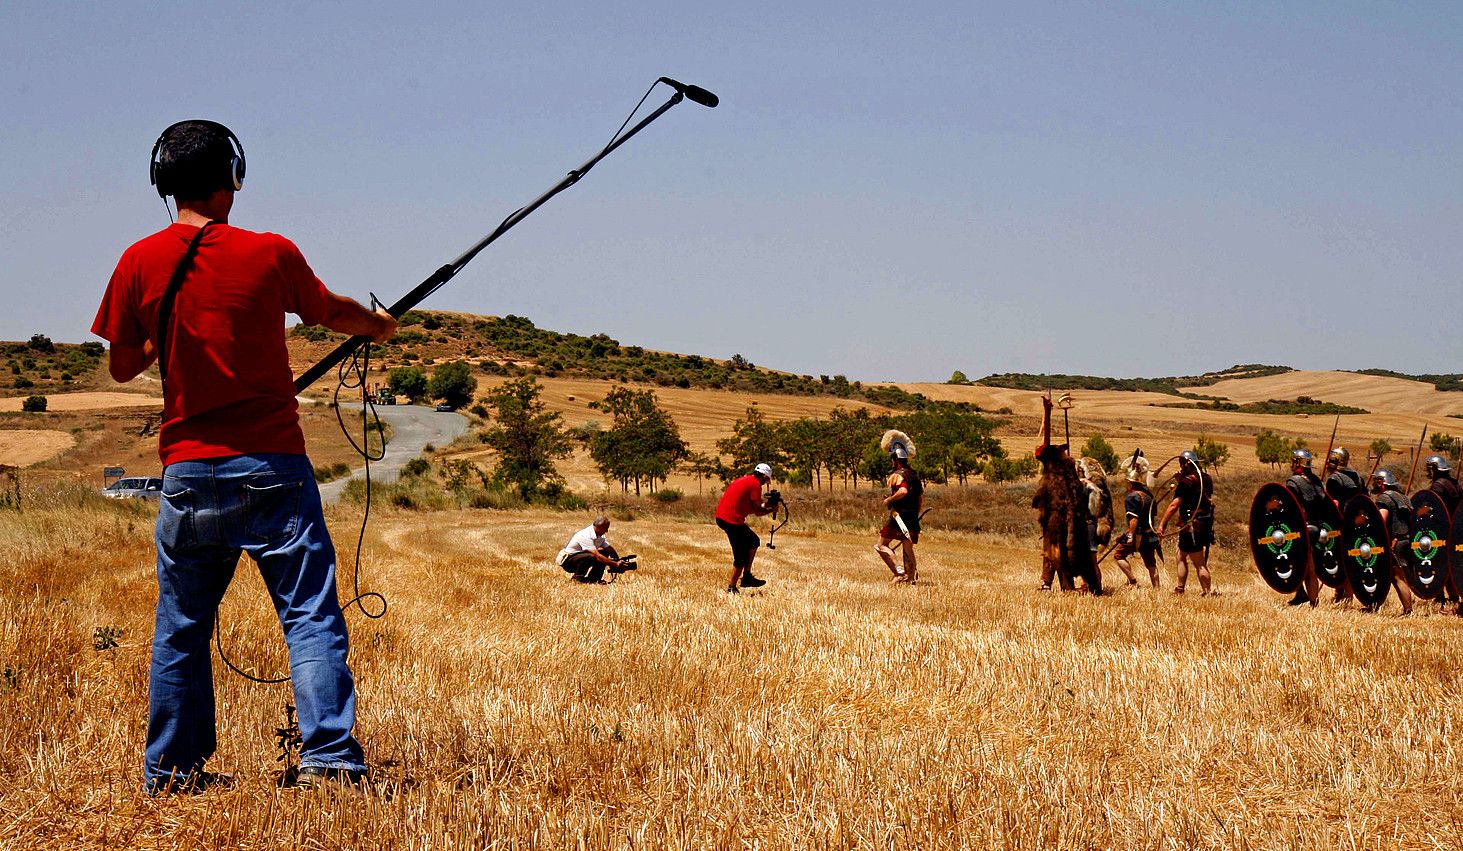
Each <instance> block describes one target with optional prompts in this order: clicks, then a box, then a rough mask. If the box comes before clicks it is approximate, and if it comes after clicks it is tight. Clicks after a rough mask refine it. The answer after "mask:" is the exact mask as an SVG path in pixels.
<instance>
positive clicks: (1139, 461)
mask: <svg viewBox="0 0 1463 851" xmlns="http://www.w3.org/2000/svg"><path fill="white" fill-rule="evenodd" d="M1148 467H1149V465H1148V459H1147V458H1145V457H1143V450H1142V449H1134V450H1133V454H1132V455H1129V456H1128V460H1126V461H1124V462H1123V473H1124V475H1126V476H1127V477H1128V481H1130V482H1137V483H1138V484H1140V485H1143V486H1144V487H1149V488H1151V487H1153V474H1152V473H1150V472H1149V469H1148Z"/></svg>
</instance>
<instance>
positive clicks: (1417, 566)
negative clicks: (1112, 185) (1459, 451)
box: [1407, 490, 1451, 600]
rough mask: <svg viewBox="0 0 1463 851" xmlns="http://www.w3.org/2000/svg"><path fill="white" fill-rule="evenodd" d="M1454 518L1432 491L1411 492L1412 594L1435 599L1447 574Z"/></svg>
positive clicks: (1410, 553) (1409, 551)
mask: <svg viewBox="0 0 1463 851" xmlns="http://www.w3.org/2000/svg"><path fill="white" fill-rule="evenodd" d="M1450 523H1451V518H1449V517H1448V507H1447V506H1446V505H1444V504H1443V500H1442V498H1441V497H1439V496H1438V495H1437V494H1435V493H1433V492H1432V491H1430V490H1421V491H1418V492H1417V493H1415V494H1413V495H1412V541H1411V542H1410V545H1409V547H1408V550H1407V563H1408V566H1409V567H1410V568H1411V569H1410V570H1408V571H1407V573H1408V578H1409V579H1410V580H1411V582H1412V593H1414V594H1416V595H1417V596H1419V597H1421V598H1422V599H1424V600H1436V599H1437V598H1438V596H1439V595H1441V594H1442V593H1443V583H1444V582H1445V581H1446V579H1447V577H1448V562H1449V561H1450V559H1449V556H1448V540H1449V538H1448V533H1449V529H1448V527H1449V525H1450Z"/></svg>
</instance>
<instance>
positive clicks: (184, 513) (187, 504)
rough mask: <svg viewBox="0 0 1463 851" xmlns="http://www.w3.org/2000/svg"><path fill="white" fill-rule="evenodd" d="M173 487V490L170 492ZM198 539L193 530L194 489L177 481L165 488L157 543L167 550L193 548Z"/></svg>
mask: <svg viewBox="0 0 1463 851" xmlns="http://www.w3.org/2000/svg"><path fill="white" fill-rule="evenodd" d="M169 489H173V492H169ZM197 541H198V538H197V536H196V535H195V534H194V532H193V491H191V490H189V489H188V488H185V487H182V486H181V485H179V484H177V483H176V482H169V483H168V484H167V486H166V487H164V488H163V493H162V498H161V499H159V500H158V509H157V544H158V547H159V549H163V550H167V551H177V550H187V549H191V548H192V547H193V546H194V545H195V544H196V543H197Z"/></svg>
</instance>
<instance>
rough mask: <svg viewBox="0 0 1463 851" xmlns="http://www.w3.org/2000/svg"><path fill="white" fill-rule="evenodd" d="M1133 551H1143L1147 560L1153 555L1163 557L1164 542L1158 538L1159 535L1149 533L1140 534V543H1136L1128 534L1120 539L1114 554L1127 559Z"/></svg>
mask: <svg viewBox="0 0 1463 851" xmlns="http://www.w3.org/2000/svg"><path fill="white" fill-rule="evenodd" d="M1133 553H1141V554H1142V555H1143V558H1144V560H1145V561H1146V560H1147V559H1149V558H1152V557H1153V556H1158V557H1159V558H1162V557H1163V543H1162V542H1161V541H1159V540H1158V536H1157V535H1152V534H1148V533H1144V534H1140V535H1138V543H1137V544H1136V545H1135V544H1134V543H1133V540H1132V539H1131V538H1129V537H1128V536H1127V535H1124V536H1123V537H1122V538H1120V539H1118V546H1117V550H1116V551H1114V553H1113V555H1114V556H1116V557H1118V558H1122V559H1125V558H1127V557H1128V556H1130V555H1132V554H1133Z"/></svg>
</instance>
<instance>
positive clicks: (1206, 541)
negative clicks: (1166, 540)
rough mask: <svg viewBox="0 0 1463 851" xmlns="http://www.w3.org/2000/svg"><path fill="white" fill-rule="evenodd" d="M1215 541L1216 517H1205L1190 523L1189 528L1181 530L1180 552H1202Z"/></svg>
mask: <svg viewBox="0 0 1463 851" xmlns="http://www.w3.org/2000/svg"><path fill="white" fill-rule="evenodd" d="M1212 543H1214V518H1213V517H1204V518H1200V519H1198V520H1195V521H1194V522H1193V523H1191V524H1189V528H1187V529H1185V530H1183V531H1182V532H1179V552H1181V553H1201V552H1203V551H1204V548H1205V547H1208V546H1209V545H1210V544H1212Z"/></svg>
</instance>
